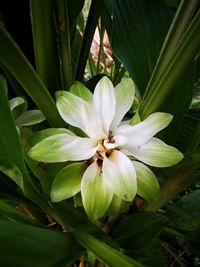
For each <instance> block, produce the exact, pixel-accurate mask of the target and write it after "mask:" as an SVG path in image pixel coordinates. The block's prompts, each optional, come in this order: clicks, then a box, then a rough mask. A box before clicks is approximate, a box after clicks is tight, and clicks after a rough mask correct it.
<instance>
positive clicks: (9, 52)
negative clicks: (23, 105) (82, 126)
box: [0, 26, 65, 127]
mask: <svg viewBox="0 0 200 267" xmlns="http://www.w3.org/2000/svg"><path fill="white" fill-rule="evenodd" d="M0 65H3V66H5V67H6V69H7V70H8V71H9V72H10V73H11V74H12V75H13V76H14V77H15V79H16V80H17V81H18V82H19V84H20V85H21V86H22V87H23V88H24V90H25V91H26V92H27V93H28V94H29V96H30V97H31V98H32V99H33V101H34V102H35V104H36V105H37V106H38V108H39V109H40V110H41V111H42V113H43V114H44V115H45V117H46V118H47V120H48V121H49V123H50V124H51V125H52V126H57V127H59V126H61V127H62V126H63V125H65V124H64V122H63V120H62V119H61V117H60V115H59V114H58V111H57V108H56V106H55V102H54V100H53V99H52V98H51V96H50V94H49V92H48V90H47V88H46V87H45V86H44V84H43V83H42V81H41V80H40V78H39V77H38V75H37V74H36V72H35V70H34V69H33V67H32V66H31V65H30V63H29V62H28V60H27V59H26V58H25V56H24V55H23V53H22V52H21V50H20V49H19V47H18V46H17V44H16V43H15V42H14V40H13V39H12V38H11V36H10V35H9V34H8V32H6V30H5V29H4V28H3V27H2V26H0Z"/></svg>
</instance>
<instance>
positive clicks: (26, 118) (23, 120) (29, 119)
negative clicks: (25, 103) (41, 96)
mask: <svg viewBox="0 0 200 267" xmlns="http://www.w3.org/2000/svg"><path fill="white" fill-rule="evenodd" d="M45 119H46V118H45V116H44V115H43V113H42V112H41V111H40V110H28V111H25V112H23V113H22V114H21V115H20V116H19V117H18V118H17V119H16V124H17V125H18V126H19V127H22V126H30V125H34V124H37V123H40V122H42V121H44V120H45Z"/></svg>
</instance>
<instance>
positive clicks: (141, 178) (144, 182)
mask: <svg viewBox="0 0 200 267" xmlns="http://www.w3.org/2000/svg"><path fill="white" fill-rule="evenodd" d="M132 164H133V166H134V167H135V170H136V174H137V194H138V195H139V196H141V197H142V198H144V199H146V200H147V201H154V202H155V201H159V199H160V187H159V183H158V180H157V178H156V176H155V174H154V173H153V172H152V171H151V170H150V169H149V168H148V167H147V166H146V165H144V164H142V163H141V162H138V161H132Z"/></svg>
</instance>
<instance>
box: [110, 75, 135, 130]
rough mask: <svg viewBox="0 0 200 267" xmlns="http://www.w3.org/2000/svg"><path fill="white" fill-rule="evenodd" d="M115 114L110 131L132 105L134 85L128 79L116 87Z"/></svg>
mask: <svg viewBox="0 0 200 267" xmlns="http://www.w3.org/2000/svg"><path fill="white" fill-rule="evenodd" d="M115 94H116V112H115V116H114V119H113V121H112V125H111V129H115V128H116V127H117V125H119V123H120V121H121V120H122V119H123V117H124V115H125V114H126V113H127V112H128V111H129V109H130V107H131V106H132V104H133V100H134V96H135V85H134V83H133V81H132V80H131V79H130V78H129V79H123V80H122V81H121V82H120V83H119V84H118V85H117V86H116V87H115Z"/></svg>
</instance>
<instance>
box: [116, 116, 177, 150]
mask: <svg viewBox="0 0 200 267" xmlns="http://www.w3.org/2000/svg"><path fill="white" fill-rule="evenodd" d="M172 118H173V117H172V115H171V114H169V113H162V112H156V113H153V114H151V115H150V116H149V117H148V118H147V119H145V120H144V121H142V122H140V123H138V124H136V125H134V126H131V125H127V124H126V125H121V126H120V127H119V128H118V129H116V131H115V132H114V135H124V136H126V137H127V143H128V146H130V145H131V146H142V145H144V144H145V143H146V142H148V141H149V140H150V139H151V138H152V137H153V136H154V135H155V134H157V133H158V132H159V131H161V130H162V129H163V128H165V127H166V126H167V125H168V124H169V123H170V122H171V120H172Z"/></svg>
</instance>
